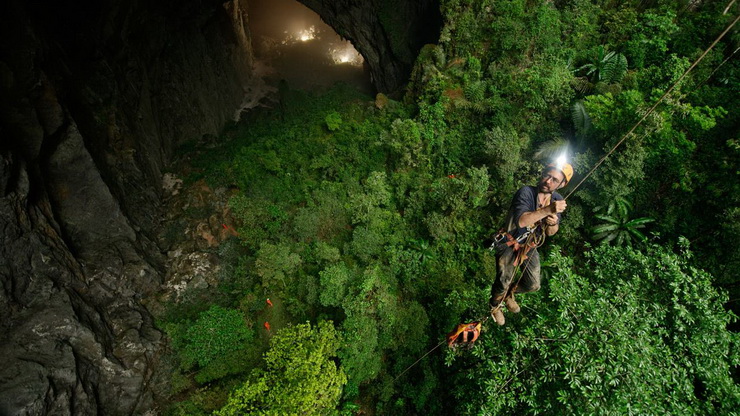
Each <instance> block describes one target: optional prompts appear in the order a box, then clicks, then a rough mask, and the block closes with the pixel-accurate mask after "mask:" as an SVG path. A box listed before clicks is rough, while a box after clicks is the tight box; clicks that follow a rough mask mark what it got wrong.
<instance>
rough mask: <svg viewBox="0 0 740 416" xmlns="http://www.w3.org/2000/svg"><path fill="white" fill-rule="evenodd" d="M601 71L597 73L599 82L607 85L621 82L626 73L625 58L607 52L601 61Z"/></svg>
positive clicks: (619, 54)
mask: <svg viewBox="0 0 740 416" xmlns="http://www.w3.org/2000/svg"><path fill="white" fill-rule="evenodd" d="M602 62H603V65H602V69H601V71H599V80H601V81H604V82H606V83H608V84H614V83H617V82H620V81H622V78H624V74H626V73H627V58H626V57H625V56H624V55H622V54H621V53H614V52H609V54H607V55H606V57H604V60H603V61H602Z"/></svg>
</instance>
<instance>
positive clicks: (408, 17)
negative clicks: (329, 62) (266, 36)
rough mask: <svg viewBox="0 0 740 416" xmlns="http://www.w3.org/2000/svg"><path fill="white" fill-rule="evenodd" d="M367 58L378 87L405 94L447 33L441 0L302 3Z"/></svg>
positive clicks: (310, 0)
mask: <svg viewBox="0 0 740 416" xmlns="http://www.w3.org/2000/svg"><path fill="white" fill-rule="evenodd" d="M298 1H300V2H301V3H303V4H305V5H306V6H308V7H309V8H311V9H312V10H313V11H315V12H316V13H317V14H318V15H319V16H321V18H322V19H323V20H324V21H325V22H326V23H327V24H328V25H329V26H331V27H332V28H334V30H335V31H336V32H337V33H338V34H339V35H341V36H343V37H345V38H347V39H349V40H350V41H351V42H352V45H353V46H354V47H355V49H357V50H358V51H359V52H360V53H361V54H362V56H363V57H364V58H365V61H366V62H367V65H368V66H369V67H370V74H371V76H372V82H373V85H374V86H375V88H376V89H377V90H378V91H380V92H383V93H394V92H401V91H400V89H401V88H402V87H403V86H405V85H406V83H407V82H408V80H409V75H410V74H411V69H412V67H413V64H414V61H415V60H416V57H417V55H418V53H419V50H421V47H422V46H424V44H427V43H436V42H437V41H438V40H439V33H440V30H441V28H442V14H441V12H440V5H439V0H366V1H357V0H298Z"/></svg>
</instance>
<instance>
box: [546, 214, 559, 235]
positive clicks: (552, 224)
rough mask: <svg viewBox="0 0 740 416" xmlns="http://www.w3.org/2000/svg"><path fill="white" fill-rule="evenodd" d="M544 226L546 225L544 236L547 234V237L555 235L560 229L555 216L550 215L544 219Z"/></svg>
mask: <svg viewBox="0 0 740 416" xmlns="http://www.w3.org/2000/svg"><path fill="white" fill-rule="evenodd" d="M545 224H547V227H545V234H547V236H548V237H550V236H553V235H555V233H556V232H558V230H559V229H560V219H559V218H558V215H557V214H550V215H548V216H547V217H545Z"/></svg>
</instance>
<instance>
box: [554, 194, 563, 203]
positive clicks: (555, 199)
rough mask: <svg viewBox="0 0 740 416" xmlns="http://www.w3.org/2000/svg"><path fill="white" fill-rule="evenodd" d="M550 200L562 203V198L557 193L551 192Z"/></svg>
mask: <svg viewBox="0 0 740 416" xmlns="http://www.w3.org/2000/svg"><path fill="white" fill-rule="evenodd" d="M552 199H553V201H562V200H563V199H564V198H563V196H562V195H560V194H559V193H557V192H553V193H552Z"/></svg>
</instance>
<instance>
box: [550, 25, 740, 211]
mask: <svg viewBox="0 0 740 416" xmlns="http://www.w3.org/2000/svg"><path fill="white" fill-rule="evenodd" d="M738 20H740V15H738V16H737V17H736V18H735V20H733V21H732V23H730V25H729V26H727V28H726V29H725V30H724V31H723V32H722V33H721V34H720V35H719V36H717V39H715V40H714V42H712V44H711V45H709V47H708V48H707V49H706V50H705V51H704V53H702V54H701V56H699V58H697V59H696V61H694V63H693V64H691V66H690V67H689V68H688V69H687V70H686V71H684V73H683V74H681V76H680V77H678V79H677V80H676V81H675V82H674V83H673V85H671V87H670V88H668V90H667V91H666V92H665V93H664V94H663V95H662V96H661V97H660V98H659V99H658V101H656V102H655V104H653V106H652V107H650V109H649V110H648V111H647V112H646V113H645V114H643V116H642V118H640V120H638V121H637V123H635V125H634V126H632V128H631V129H630V130H629V131H628V132H627V133H626V134H625V135H624V136H622V138H621V139H619V141H618V142H617V144H615V145H614V147H612V148H611V150H609V151H608V152H607V153H606V154H605V155H604V157H602V158H601V159H599V161H598V162H596V165H594V167H593V168H591V170H590V171H588V173H587V174H586V176H584V177H583V179H581V181H580V182H578V183H577V184H576V186H575V187H574V188H573V189H572V190H571V191H570V192H568V195H566V196H565V198H564V199H568V197H570V196H571V195H573V193H574V192H575V191H576V189H578V187H580V186H581V184H582V183H583V182H585V181H586V179H588V177H589V176H591V174H592V173H593V172H594V171H595V170H596V169H598V168H599V166H601V164H602V163H604V161H605V160H606V158H608V157H609V156H611V154H612V153H614V151H615V150H617V148H618V147H619V146H620V145H621V144H622V143H624V141H625V140H627V137H629V136H630V135H631V134H632V133H633V132H634V131H635V130H636V129H637V127H639V126H640V124H642V122H643V121H645V119H647V118H648V116H650V114H652V113H653V112H654V111H655V109H656V108H657V107H658V105H659V104H660V103H661V102H663V100H664V99H665V98H666V97H667V96H668V94H670V93H671V92H673V90H674V89H675V88H676V86H678V83H679V82H681V81H682V80H683V79H684V78H685V77H686V75H688V74H689V72H691V70H692V69H694V67H696V65H698V64H699V62H701V60H702V59H704V57H705V56H707V54H708V53H709V51H711V50H712V49H713V48H714V46H715V45H717V43H719V41H720V40H722V38H723V37H724V36H725V35H726V34H727V32H729V31H730V30H731V29H732V27H733V26H735V24H736V23H737V22H738ZM720 65H721V64H720Z"/></svg>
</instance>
